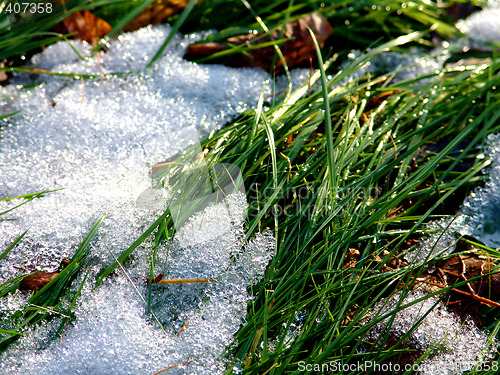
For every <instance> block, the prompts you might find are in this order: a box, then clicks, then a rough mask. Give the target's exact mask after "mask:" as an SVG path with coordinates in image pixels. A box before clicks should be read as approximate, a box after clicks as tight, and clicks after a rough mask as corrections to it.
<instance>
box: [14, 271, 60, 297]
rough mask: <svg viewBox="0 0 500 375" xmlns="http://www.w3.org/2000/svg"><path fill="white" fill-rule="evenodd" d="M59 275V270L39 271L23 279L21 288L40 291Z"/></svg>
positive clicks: (20, 284)
mask: <svg viewBox="0 0 500 375" xmlns="http://www.w3.org/2000/svg"><path fill="white" fill-rule="evenodd" d="M57 275H59V272H44V271H37V272H35V273H33V274H31V275H28V276H26V277H25V278H24V279H22V280H21V282H20V283H19V290H34V291H35V292H38V291H39V290H40V289H42V288H43V287H44V286H45V285H47V284H48V283H49V282H50V281H51V280H52V279H53V278H54V277H56V276H57Z"/></svg>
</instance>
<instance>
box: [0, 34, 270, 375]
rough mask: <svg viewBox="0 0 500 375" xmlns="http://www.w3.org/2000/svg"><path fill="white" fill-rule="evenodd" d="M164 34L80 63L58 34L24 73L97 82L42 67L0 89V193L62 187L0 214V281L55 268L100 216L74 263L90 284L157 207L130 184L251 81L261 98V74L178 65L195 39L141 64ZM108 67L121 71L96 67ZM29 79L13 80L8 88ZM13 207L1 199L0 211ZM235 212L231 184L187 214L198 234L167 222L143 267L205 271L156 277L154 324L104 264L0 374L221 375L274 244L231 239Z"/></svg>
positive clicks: (238, 199) (238, 214) (138, 261)
mask: <svg viewBox="0 0 500 375" xmlns="http://www.w3.org/2000/svg"><path fill="white" fill-rule="evenodd" d="M169 31H170V29H169V27H165V26H159V27H156V28H147V29H142V30H139V31H137V32H134V33H130V34H125V35H122V36H120V37H119V38H118V40H116V41H114V42H112V43H111V45H110V46H109V50H108V52H106V53H100V54H99V55H97V56H96V57H93V58H92V57H90V53H91V48H90V46H89V45H87V44H85V43H82V42H77V41H73V42H71V45H70V44H69V43H68V42H61V43H57V44H56V45H53V46H51V47H49V48H47V49H46V50H45V51H44V52H43V53H41V54H39V55H37V56H34V58H33V63H34V65H35V66H36V67H37V68H40V69H45V70H50V71H54V72H77V73H79V74H82V75H84V74H93V75H98V76H99V78H97V79H88V78H85V77H84V78H82V79H73V78H72V77H64V76H43V77H42V78H43V80H42V79H40V78H37V80H36V81H37V82H38V84H37V85H35V86H34V87H33V86H31V87H30V88H22V87H21V86H19V85H14V84H13V85H10V86H8V87H4V88H1V91H2V96H3V97H4V99H7V100H4V102H2V103H1V104H0V105H1V107H2V113H3V114H6V113H12V112H14V111H17V110H22V112H21V113H20V114H18V115H16V116H14V117H11V118H9V119H7V120H6V121H4V122H3V125H2V126H3V129H2V133H1V135H2V139H1V140H0V147H1V150H0V176H1V178H0V197H11V196H17V195H21V194H27V193H35V192H39V191H44V190H55V189H62V190H58V191H56V192H52V193H49V194H47V196H45V197H44V198H41V199H35V200H34V201H32V202H29V203H27V204H26V205H24V206H22V207H20V208H18V209H16V210H14V211H12V212H10V213H8V214H5V215H3V216H2V217H1V218H2V219H9V220H3V221H0V249H2V250H3V249H5V248H6V247H7V246H8V245H9V244H10V243H12V241H13V240H14V239H15V238H17V236H19V235H20V234H21V233H22V232H23V231H25V230H26V229H29V232H28V234H27V236H26V237H25V238H24V239H23V241H22V242H21V243H20V244H19V245H18V246H17V247H16V248H15V249H14V250H12V251H11V252H10V253H9V255H8V256H7V257H6V258H5V259H4V260H3V261H2V262H1V264H0V283H1V282H2V281H5V280H6V279H9V278H11V277H13V276H15V275H17V274H19V271H18V270H17V269H15V268H14V267H13V266H17V267H24V268H26V269H28V270H32V269H34V268H36V269H43V270H47V271H53V270H55V269H56V268H57V267H58V266H59V263H60V261H61V259H62V258H67V259H69V258H70V257H71V255H72V254H73V252H74V251H75V249H76V247H77V246H78V245H79V244H80V243H81V241H82V240H83V238H84V236H85V235H86V233H87V232H88V231H89V229H90V228H91V226H92V224H93V223H94V222H95V221H96V220H97V218H98V217H100V216H101V215H102V214H103V213H104V212H108V216H107V217H106V218H105V220H104V223H103V225H102V227H101V228H100V230H99V233H98V236H97V239H96V241H94V242H93V244H92V245H91V253H90V255H89V258H88V265H87V267H86V269H87V270H88V272H89V274H90V276H89V279H88V280H94V279H95V275H96V273H97V272H98V270H99V269H100V268H101V267H102V266H103V265H105V264H109V263H110V262H111V261H112V257H111V254H110V252H109V250H108V248H109V249H110V250H111V251H112V252H113V253H114V254H115V255H118V254H120V253H121V252H122V251H123V250H124V249H126V248H127V247H128V246H130V244H131V243H132V242H133V241H134V240H135V239H136V238H137V237H139V236H140V235H141V234H142V232H143V231H144V230H145V228H147V226H149V225H150V224H151V223H152V222H153V221H154V220H155V219H156V218H157V217H158V216H159V214H160V213H161V211H158V210H156V211H151V210H144V209H140V208H138V207H137V206H136V205H135V201H136V199H137V197H138V196H139V195H140V194H141V192H143V191H144V190H145V189H148V188H150V187H151V183H152V182H151V178H150V176H149V171H150V168H151V166H153V165H154V164H156V163H158V162H162V161H164V160H166V159H167V158H169V157H170V156H172V155H174V154H176V153H177V152H178V151H180V150H181V149H182V148H183V147H186V146H188V145H193V144H196V143H197V142H198V139H199V137H200V136H202V137H203V136H206V135H207V134H208V133H209V132H210V131H212V130H214V129H218V128H220V127H221V126H222V125H224V123H225V122H227V121H228V120H230V119H231V118H232V117H233V116H234V115H236V114H237V113H239V112H241V111H243V110H245V109H247V108H249V107H251V106H253V105H255V104H256V103H257V100H258V98H259V95H260V94H261V91H262V88H263V87H265V90H266V93H267V94H270V93H271V92H270V86H271V85H270V84H269V83H270V82H269V76H268V74H267V73H265V72H264V71H262V70H258V69H234V68H227V67H223V66H216V65H210V66H200V65H196V64H193V63H190V62H187V61H184V60H183V59H182V54H183V51H184V48H185V46H186V45H187V44H188V43H191V42H193V41H195V40H196V39H197V38H200V36H199V35H189V36H185V37H183V36H180V35H177V36H176V37H175V38H174V40H173V41H172V42H171V44H170V46H169V49H168V50H167V51H166V52H165V53H164V56H163V57H162V58H161V59H160V60H158V62H157V63H156V64H155V66H154V67H153V68H151V69H146V68H145V65H146V64H147V62H148V61H149V59H150V58H151V57H152V56H153V55H154V53H155V52H156V50H157V49H158V48H159V46H160V45H161V43H162V42H163V41H164V40H165V38H166V36H167V35H168V33H169ZM75 50H77V51H78V52H79V54H80V55H81V56H82V57H84V59H83V60H82V59H81V58H80V57H79V56H78V54H77V53H76V52H75ZM120 72H121V73H124V72H131V73H129V74H116V75H110V74H109V73H120ZM134 72H135V73H134ZM31 79H34V78H33V77H30V78H29V79H27V78H24V77H17V78H15V83H19V84H21V83H29V82H30V80H31ZM16 80H17V81H16ZM18 203H20V201H17V202H16V201H14V202H12V201H11V202H0V212H3V211H5V210H7V209H9V208H11V207H13V206H14V205H15V204H18ZM245 212H246V199H245V196H244V195H242V194H238V193H235V194H233V195H231V196H229V197H228V198H227V199H226V200H225V201H224V202H221V203H219V204H214V205H211V206H209V207H207V208H206V209H205V211H204V212H203V213H198V214H196V215H195V216H194V217H193V218H192V219H191V221H189V220H188V222H187V224H186V225H188V224H190V223H191V228H192V227H193V223H196V222H197V221H196V220H198V222H200V219H199V217H200V215H202V216H203V223H204V224H203V228H202V230H201V231H200V230H198V232H196V231H195V229H191V232H189V231H188V230H185V229H184V231H183V230H182V229H181V228H178V229H181V230H180V231H179V236H177V238H176V239H174V242H173V243H171V244H169V245H164V246H163V247H162V248H160V249H159V250H158V259H157V261H156V265H155V272H156V274H158V273H160V272H161V273H164V275H165V277H167V278H181V277H186V278H213V279H216V281H215V282H211V283H203V284H189V285H188V284H184V285H164V284H161V285H155V286H154V290H153V295H152V310H153V312H154V314H155V316H156V318H157V319H158V320H159V321H160V322H161V324H162V326H163V328H164V331H163V330H162V329H161V328H160V327H159V325H158V324H157V323H156V322H155V320H154V319H153V318H151V316H149V315H147V314H146V313H145V306H144V303H143V301H142V300H141V299H140V297H139V295H137V293H136V291H135V290H134V288H133V287H132V285H131V283H130V281H129V280H128V279H127V278H126V277H125V275H124V274H123V272H122V271H121V270H117V273H118V275H117V276H113V277H110V278H108V279H106V281H105V283H103V284H102V285H101V286H100V287H98V288H97V289H96V290H95V291H92V287H93V285H92V282H90V281H89V282H88V283H87V284H86V285H85V287H84V289H83V294H82V296H81V297H80V299H79V302H78V303H77V306H76V307H75V310H74V313H75V315H76V317H77V319H76V321H75V323H74V325H73V326H71V325H70V326H69V327H68V328H67V330H66V332H65V335H64V337H63V339H62V341H61V344H59V340H57V341H53V340H52V338H53V335H54V332H55V328H57V327H58V325H59V324H60V323H61V320H60V318H55V319H54V320H53V321H51V322H50V323H48V324H46V325H44V326H42V327H39V328H37V329H34V330H33V331H32V332H30V334H28V335H26V336H25V337H23V338H22V339H20V340H18V342H17V343H16V344H14V345H13V346H12V347H11V348H10V349H9V351H8V352H7V353H5V354H4V355H3V356H2V357H1V359H0V363H1V364H0V369H1V370H0V372H2V373H9V374H29V373H36V374H63V373H72V374H77V373H81V374H103V373H120V374H128V373H130V374H141V373H153V372H155V371H158V370H161V369H163V368H166V367H168V366H174V365H176V364H180V363H183V362H186V361H190V360H193V361H192V362H189V363H187V364H185V365H182V366H177V367H175V368H174V369H173V370H171V372H174V373H193V374H202V373H219V372H222V371H223V369H224V366H225V362H224V361H223V360H221V356H222V355H223V354H224V349H225V347H226V346H227V345H228V344H229V343H230V342H231V340H232V337H233V335H234V333H235V332H236V331H237V330H238V328H239V327H240V325H241V324H242V323H243V322H244V317H245V314H246V306H247V302H248V299H249V298H250V296H249V294H248V292H247V288H248V287H249V286H250V285H251V284H252V283H253V282H256V281H257V280H258V279H260V278H261V277H262V275H263V273H264V269H265V267H266V265H267V262H268V261H269V259H270V256H271V254H272V252H273V246H274V242H273V239H272V236H270V235H267V234H261V235H258V236H257V237H256V238H255V239H253V240H252V241H250V242H249V243H247V242H246V241H245V240H244V232H243V224H244V219H245ZM197 218H198V219H197ZM221 222H223V223H224V225H223V226H221V225H220V223H221ZM190 234H192V235H193V236H197V238H198V240H197V241H195V243H193V241H188V240H186V239H185V237H186V236H187V237H189V236H190ZM183 238H184V239H183ZM150 258H151V244H150V243H147V242H146V243H145V244H144V245H143V246H141V247H139V248H138V249H136V251H135V252H134V253H133V256H132V257H131V262H130V265H128V267H127V272H128V273H129V276H130V277H131V279H132V281H133V282H134V284H135V285H136V286H137V287H138V289H139V291H140V292H141V294H142V295H146V291H145V285H144V281H143V280H142V277H143V276H146V275H148V274H149V270H148V267H149V262H150ZM83 273H84V272H82V275H80V279H79V280H76V281H75V282H74V284H73V287H74V288H76V287H78V285H79V282H81V280H82V277H83ZM23 302H24V299H23V296H22V295H18V294H15V295H13V296H10V297H8V298H6V299H3V300H2V301H1V305H0V317H5V316H7V314H8V313H9V312H12V311H13V310H15V309H16V308H18V307H19V306H20V305H22V303H23ZM182 327H184V328H183V329H182ZM181 329H182V332H181V333H180V334H179V335H177V334H178V333H179V331H181ZM171 372H169V373H171Z"/></svg>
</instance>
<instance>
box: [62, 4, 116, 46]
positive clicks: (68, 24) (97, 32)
mask: <svg viewBox="0 0 500 375" xmlns="http://www.w3.org/2000/svg"><path fill="white" fill-rule="evenodd" d="M54 30H55V31H57V32H60V33H63V34H65V33H73V32H74V33H75V38H76V39H81V40H85V41H87V42H89V43H90V44H92V45H93V46H95V45H96V44H97V42H98V41H99V39H100V38H102V37H103V36H104V35H106V34H107V33H109V32H110V31H111V30H112V27H111V25H110V24H109V23H107V22H106V21H104V20H103V19H102V18H99V17H97V16H94V15H93V14H92V13H91V12H89V11H88V10H81V11H77V12H75V13H73V14H72V15H70V16H69V17H67V18H65V19H64V20H63V21H62V23H59V24H57V25H56V26H55V27H54Z"/></svg>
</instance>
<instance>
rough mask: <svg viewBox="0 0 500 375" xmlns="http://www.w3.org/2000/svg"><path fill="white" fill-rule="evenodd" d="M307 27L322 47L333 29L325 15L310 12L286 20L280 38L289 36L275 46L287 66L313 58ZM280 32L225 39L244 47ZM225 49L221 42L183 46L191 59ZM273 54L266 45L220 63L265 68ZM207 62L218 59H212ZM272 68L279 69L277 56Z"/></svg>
mask: <svg viewBox="0 0 500 375" xmlns="http://www.w3.org/2000/svg"><path fill="white" fill-rule="evenodd" d="M308 28H311V30H312V31H313V33H314V35H315V36H316V39H317V41H318V44H319V45H320V47H323V45H324V43H325V41H326V40H327V39H328V37H329V36H330V35H331V33H332V31H333V29H332V27H331V26H330V24H329V23H328V21H327V20H326V18H324V17H323V16H321V15H320V14H319V13H312V14H309V15H306V16H303V17H301V18H299V19H298V20H296V21H293V22H289V23H287V24H286V26H285V30H284V31H283V38H289V40H287V41H285V42H283V43H281V44H280V45H279V48H280V50H281V52H282V53H283V56H284V57H285V61H286V63H287V65H288V67H293V66H295V65H298V64H300V63H301V62H304V61H308V60H309V59H312V58H315V57H316V49H315V47H314V42H313V39H312V37H311V34H310V33H309V30H308ZM281 32H282V30H281V29H278V30H275V31H273V32H271V33H270V35H269V36H266V37H261V36H260V35H259V34H258V35H254V34H247V35H240V36H235V37H232V38H229V39H227V41H226V42H227V43H228V44H232V45H236V46H240V45H243V44H246V45H247V46H252V45H258V44H262V43H266V42H269V41H271V40H277V39H279V38H280V34H281ZM227 49H229V46H228V45H226V44H223V43H205V44H194V45H191V46H189V47H188V48H187V50H186V53H185V55H184V58H185V59H186V60H190V61H194V60H198V59H201V58H203V57H207V56H210V55H213V54H214V53H217V52H221V51H224V50H227ZM274 55H275V48H274V46H269V47H263V48H258V49H255V50H251V51H247V53H245V54H243V53H241V54H237V55H232V56H231V57H228V60H224V63H225V64H226V65H229V66H236V67H260V68H264V69H266V70H268V69H270V68H271V65H272V64H273V59H274ZM211 62H221V61H220V60H219V61H214V60H212V61H211ZM274 69H275V71H276V72H277V73H280V72H283V64H282V62H281V61H280V60H279V59H277V61H276V63H275V66H274Z"/></svg>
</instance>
